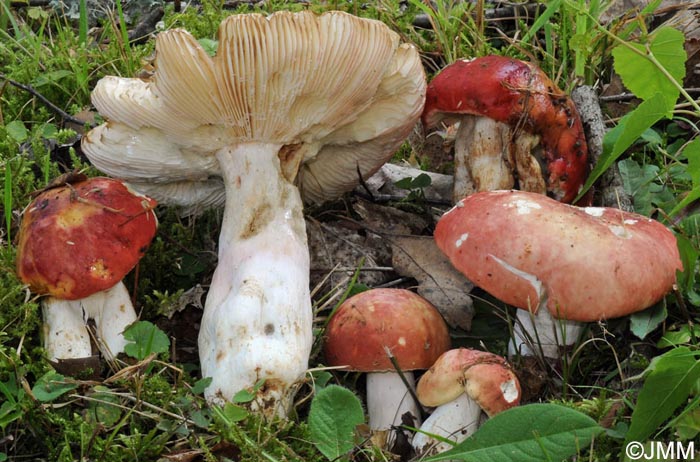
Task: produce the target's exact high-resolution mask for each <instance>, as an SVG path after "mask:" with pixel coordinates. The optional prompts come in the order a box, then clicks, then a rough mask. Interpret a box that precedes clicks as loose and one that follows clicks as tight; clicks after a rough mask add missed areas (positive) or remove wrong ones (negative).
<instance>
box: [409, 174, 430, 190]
mask: <svg viewBox="0 0 700 462" xmlns="http://www.w3.org/2000/svg"><path fill="white" fill-rule="evenodd" d="M432 182H433V180H432V178H430V175H428V174H427V173H419V174H418V176H416V177H415V178H414V179H413V180H411V189H420V188H427V187H428V186H430V185H431V183H432Z"/></svg>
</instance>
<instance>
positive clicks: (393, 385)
mask: <svg viewBox="0 0 700 462" xmlns="http://www.w3.org/2000/svg"><path fill="white" fill-rule="evenodd" d="M403 376H404V378H405V379H406V381H407V382H408V383H409V384H413V383H414V381H415V379H414V376H413V372H410V371H408V372H407V371H404V372H403ZM406 412H410V413H411V415H412V416H413V417H414V419H413V424H414V426H416V427H417V426H419V425H420V423H421V419H420V410H419V409H418V405H417V404H416V402H415V400H414V399H413V397H412V396H411V394H410V392H409V391H408V389H407V388H406V385H405V384H404V382H403V380H401V376H400V375H399V374H398V373H397V372H370V373H368V374H367V414H368V415H369V428H370V429H371V430H372V433H373V434H374V435H377V438H375V442H376V443H377V444H378V445H381V446H382V447H387V448H388V447H391V445H392V444H393V438H394V435H393V432H391V431H390V430H391V427H392V426H400V425H402V423H403V421H402V420H401V416H402V415H404V414H405V413H406Z"/></svg>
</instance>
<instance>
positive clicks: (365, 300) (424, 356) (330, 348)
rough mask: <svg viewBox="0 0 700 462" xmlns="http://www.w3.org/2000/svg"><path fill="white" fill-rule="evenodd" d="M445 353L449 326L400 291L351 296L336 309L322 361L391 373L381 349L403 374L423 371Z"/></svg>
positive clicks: (411, 295)
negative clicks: (404, 372)
mask: <svg viewBox="0 0 700 462" xmlns="http://www.w3.org/2000/svg"><path fill="white" fill-rule="evenodd" d="M449 347H450V336H449V332H448V330H447V325H446V324H445V321H444V320H443V319H442V316H441V315H440V313H439V312H438V311H437V309H436V308H435V307H434V306H433V305H431V304H430V302H428V301H427V300H425V299H424V298H423V297H421V296H420V295H418V294H416V293H414V292H411V291H410V290H404V289H371V290H367V291H365V292H361V293H359V294H357V295H354V296H352V297H350V298H348V299H347V300H345V302H343V304H342V305H340V307H339V308H338V310H337V311H336V312H335V314H334V315H333V317H332V318H331V320H330V321H329V322H328V326H327V328H326V344H325V354H326V361H327V362H328V364H329V365H331V366H345V365H346V366H349V367H348V369H349V370H354V371H361V372H379V371H392V370H394V366H393V365H392V364H391V361H390V359H389V356H388V354H387V351H386V349H385V348H388V349H389V350H390V351H391V353H392V354H393V355H394V357H395V358H396V360H397V362H398V364H399V367H400V368H401V369H402V370H405V371H410V370H414V369H427V368H428V367H430V366H431V365H432V364H433V363H434V362H435V359H437V357H438V356H440V355H441V354H442V353H443V352H444V351H446V350H447V349H448V348H449Z"/></svg>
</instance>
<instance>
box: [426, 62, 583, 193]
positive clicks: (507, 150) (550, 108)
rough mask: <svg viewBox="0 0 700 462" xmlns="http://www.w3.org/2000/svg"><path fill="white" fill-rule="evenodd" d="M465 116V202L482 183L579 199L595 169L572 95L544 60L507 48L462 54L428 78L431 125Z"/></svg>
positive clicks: (458, 188) (461, 137) (461, 136)
mask: <svg viewBox="0 0 700 462" xmlns="http://www.w3.org/2000/svg"><path fill="white" fill-rule="evenodd" d="M443 120H450V121H459V128H458V130H457V133H456V135H455V186H454V193H453V200H454V202H457V201H458V200H459V199H461V198H462V197H464V196H466V195H467V194H471V193H473V192H475V191H490V190H497V189H512V188H513V187H514V186H517V189H521V190H525V191H533V192H539V193H542V194H544V193H547V194H549V195H550V196H552V197H554V198H555V199H557V200H560V201H563V202H567V203H568V202H572V201H573V200H574V199H575V197H576V195H577V194H578V192H579V189H580V188H581V186H582V185H583V183H584V181H585V179H586V175H587V172H588V150H587V145H586V139H585V136H584V132H583V126H582V124H581V120H580V118H579V115H578V112H577V110H576V106H575V105H574V103H573V102H572V101H571V99H570V98H569V97H568V96H567V95H566V94H565V93H564V92H563V91H561V90H560V89H559V88H557V86H556V85H555V84H554V83H553V82H552V81H551V79H550V78H549V77H548V76H547V75H546V74H545V73H544V72H543V71H542V70H541V69H539V68H538V67H536V66H535V65H533V64H531V63H527V62H524V61H520V60H517V59H514V58H508V57H503V56H484V57H481V58H474V59H470V60H459V61H456V62H454V63H452V64H450V65H449V66H447V67H445V68H444V69H443V70H442V71H441V72H440V73H439V74H438V75H437V76H436V77H435V78H434V79H433V80H432V81H431V82H430V84H429V85H428V91H427V94H426V102H425V108H424V110H423V115H422V122H423V126H424V128H430V127H434V126H436V125H437V124H438V123H439V122H441V121H443Z"/></svg>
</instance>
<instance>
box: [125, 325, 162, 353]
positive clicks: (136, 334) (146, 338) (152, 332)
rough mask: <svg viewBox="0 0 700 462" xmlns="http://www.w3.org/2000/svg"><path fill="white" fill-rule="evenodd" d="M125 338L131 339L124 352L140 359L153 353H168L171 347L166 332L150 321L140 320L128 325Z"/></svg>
mask: <svg viewBox="0 0 700 462" xmlns="http://www.w3.org/2000/svg"><path fill="white" fill-rule="evenodd" d="M124 338H125V339H126V340H129V341H130V343H127V344H126V346H125V347H124V352H125V353H126V354H127V355H129V356H131V357H132V358H136V359H138V360H142V359H144V358H146V357H147V356H148V355H150V354H151V353H166V352H167V351H168V349H169V348H170V339H168V336H167V335H165V332H163V331H162V330H160V329H159V328H158V327H157V326H156V325H155V324H153V323H152V322H149V321H138V322H135V323H133V324H132V325H130V326H129V327H127V328H126V330H125V331H124Z"/></svg>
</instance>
